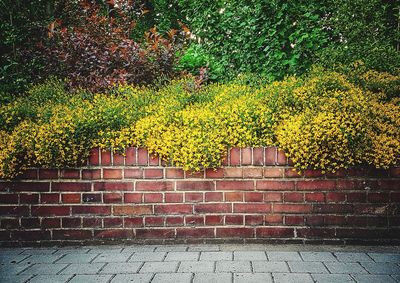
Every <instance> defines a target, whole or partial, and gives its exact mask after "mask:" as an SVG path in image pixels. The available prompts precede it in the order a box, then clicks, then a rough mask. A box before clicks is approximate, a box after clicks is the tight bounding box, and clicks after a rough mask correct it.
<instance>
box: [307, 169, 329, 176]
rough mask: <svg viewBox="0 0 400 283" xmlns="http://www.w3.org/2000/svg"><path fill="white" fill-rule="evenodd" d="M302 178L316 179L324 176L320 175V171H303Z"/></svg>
mask: <svg viewBox="0 0 400 283" xmlns="http://www.w3.org/2000/svg"><path fill="white" fill-rule="evenodd" d="M304 176H305V177H306V178H318V177H323V176H324V174H323V173H322V171H321V170H315V169H307V170H305V171H304Z"/></svg>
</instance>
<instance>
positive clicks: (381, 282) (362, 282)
mask: <svg viewBox="0 0 400 283" xmlns="http://www.w3.org/2000/svg"><path fill="white" fill-rule="evenodd" d="M353 277H354V279H355V280H356V282H357V283H358V282H359V283H395V282H396V281H395V280H394V279H393V278H392V277H390V276H389V275H361V274H357V275H353Z"/></svg>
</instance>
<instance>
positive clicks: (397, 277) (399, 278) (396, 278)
mask: <svg viewBox="0 0 400 283" xmlns="http://www.w3.org/2000/svg"><path fill="white" fill-rule="evenodd" d="M392 277H393V278H394V280H396V281H397V282H400V275H392Z"/></svg>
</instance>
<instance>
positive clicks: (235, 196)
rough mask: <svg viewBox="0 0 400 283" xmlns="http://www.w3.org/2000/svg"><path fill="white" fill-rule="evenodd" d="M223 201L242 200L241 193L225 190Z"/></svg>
mask: <svg viewBox="0 0 400 283" xmlns="http://www.w3.org/2000/svg"><path fill="white" fill-rule="evenodd" d="M225 201H243V193H238V192H227V193H225Z"/></svg>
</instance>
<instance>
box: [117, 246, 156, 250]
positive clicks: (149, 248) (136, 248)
mask: <svg viewBox="0 0 400 283" xmlns="http://www.w3.org/2000/svg"><path fill="white" fill-rule="evenodd" d="M156 247H157V246H153V245H145V246H125V247H124V249H123V251H122V252H154V250H155V249H156Z"/></svg>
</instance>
